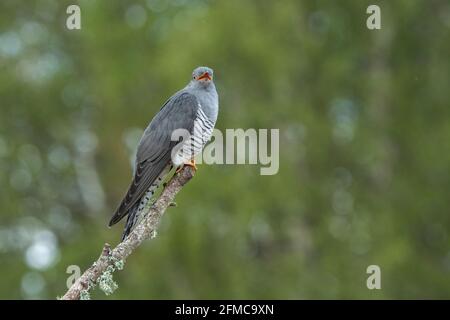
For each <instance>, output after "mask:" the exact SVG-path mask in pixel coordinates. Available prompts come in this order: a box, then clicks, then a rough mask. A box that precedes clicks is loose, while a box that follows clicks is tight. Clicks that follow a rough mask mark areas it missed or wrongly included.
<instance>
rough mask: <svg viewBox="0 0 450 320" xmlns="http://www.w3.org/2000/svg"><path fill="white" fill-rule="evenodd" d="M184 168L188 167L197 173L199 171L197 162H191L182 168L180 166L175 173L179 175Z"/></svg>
mask: <svg viewBox="0 0 450 320" xmlns="http://www.w3.org/2000/svg"><path fill="white" fill-rule="evenodd" d="M184 166H188V167H191V168H193V169H194V170H195V171H197V166H196V165H195V160H191V161H190V162H186V163H185V164H183V165H182V166H180V167H179V168H178V169H177V171H176V172H175V173H179V172H180V171H181V170H183V168H184Z"/></svg>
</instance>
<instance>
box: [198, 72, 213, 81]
mask: <svg viewBox="0 0 450 320" xmlns="http://www.w3.org/2000/svg"><path fill="white" fill-rule="evenodd" d="M202 79H208V80H211V76H210V75H209V73H208V72H205V73H203V74H202V75H201V76H200V77H198V79H197V80H202Z"/></svg>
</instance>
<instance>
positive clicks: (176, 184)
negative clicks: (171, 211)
mask: <svg viewBox="0 0 450 320" xmlns="http://www.w3.org/2000/svg"><path fill="white" fill-rule="evenodd" d="M194 174H195V171H194V169H192V168H191V167H189V166H185V167H184V168H183V169H182V170H181V172H180V173H177V174H175V175H174V176H173V177H172V178H171V179H170V181H169V182H168V183H167V185H166V187H165V188H164V190H163V192H162V193H161V195H160V196H159V198H158V200H156V202H155V203H154V204H153V205H152V206H151V207H150V208H149V210H148V212H147V215H146V217H145V218H144V219H143V220H142V221H141V223H140V224H139V225H137V226H136V228H135V229H134V230H133V231H132V232H131V233H130V234H129V236H128V237H127V238H126V239H125V241H123V242H121V243H119V244H118V245H117V247H115V248H114V249H112V250H111V247H110V245H109V244H107V243H106V244H105V246H104V247H103V250H102V253H101V254H100V257H99V258H98V259H97V261H95V262H94V263H93V264H92V266H91V267H90V268H89V269H87V270H86V271H85V272H84V273H83V274H82V275H81V277H80V278H78V279H77V280H76V281H75V283H74V284H73V285H72V286H71V287H70V289H69V290H68V291H67V292H66V294H65V295H64V296H63V297H62V298H61V299H62V300H79V299H80V297H81V296H82V293H85V294H89V290H90V289H92V287H93V286H94V285H95V284H96V283H98V282H99V281H100V280H101V279H102V277H103V276H104V274H105V272H110V273H112V272H113V271H114V270H115V269H121V268H122V267H123V262H124V261H125V260H126V258H127V257H128V256H129V255H130V254H131V253H132V252H133V251H134V250H135V249H136V248H137V247H138V246H139V245H140V244H141V243H142V242H143V241H144V240H146V239H149V238H153V237H154V235H155V234H156V229H157V227H158V224H159V221H160V220H161V217H162V216H163V214H164V212H165V211H166V209H167V207H169V206H171V205H172V204H173V200H174V198H175V195H176V194H177V193H178V192H179V191H180V190H181V188H182V187H183V186H184V185H185V184H186V183H187V182H188V181H189V180H190V179H191V178H192V177H193V176H194ZM100 286H101V283H100Z"/></svg>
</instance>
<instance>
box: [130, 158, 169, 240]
mask: <svg viewBox="0 0 450 320" xmlns="http://www.w3.org/2000/svg"><path fill="white" fill-rule="evenodd" d="M170 170H172V166H171V165H169V166H167V167H166V168H165V169H164V170H163V172H161V174H160V175H159V176H158V178H157V179H156V180H155V181H154V182H153V183H152V185H151V186H150V188H149V189H148V190H147V192H146V193H145V194H144V196H143V197H142V198H141V199H140V200H139V201H138V202H137V203H136V204H135V205H134V206H133V207H132V208H131V209H130V210H129V213H128V218H127V223H126V224H125V228H124V230H123V233H122V239H121V241H124V240H125V239H126V237H127V236H128V235H129V234H130V233H131V231H132V230H133V229H134V227H135V226H136V224H137V223H138V222H139V221H140V219H141V215H142V211H144V209H145V207H146V206H147V204H148V203H149V201H150V200H151V198H152V197H153V195H154V194H155V191H156V189H158V187H159V186H160V185H161V182H162V181H163V179H164V178H165V176H166V175H167V174H168V173H169V172H170Z"/></svg>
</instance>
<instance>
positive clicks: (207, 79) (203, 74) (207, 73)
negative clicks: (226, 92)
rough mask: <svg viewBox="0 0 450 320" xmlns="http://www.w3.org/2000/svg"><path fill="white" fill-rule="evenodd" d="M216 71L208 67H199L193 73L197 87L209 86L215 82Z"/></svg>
mask: <svg viewBox="0 0 450 320" xmlns="http://www.w3.org/2000/svg"><path fill="white" fill-rule="evenodd" d="M213 74H214V71H213V70H212V69H211V68H208V67H198V68H195V69H194V71H193V72H192V82H193V83H194V84H197V85H202V86H208V85H209V84H210V83H212V81H213Z"/></svg>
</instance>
